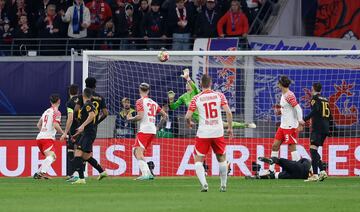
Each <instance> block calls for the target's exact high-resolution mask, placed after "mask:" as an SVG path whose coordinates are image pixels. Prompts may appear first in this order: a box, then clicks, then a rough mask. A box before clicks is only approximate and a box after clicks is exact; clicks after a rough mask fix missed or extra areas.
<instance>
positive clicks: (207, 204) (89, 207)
mask: <svg viewBox="0 0 360 212" xmlns="http://www.w3.org/2000/svg"><path fill="white" fill-rule="evenodd" d="M208 182H209V192H207V193H200V186H199V183H198V181H197V179H196V178H194V177H192V178H188V177H181V178H179V177H177V178H157V179H155V180H154V181H147V182H141V181H134V180H133V178H106V179H104V180H103V181H101V182H98V181H96V180H95V179H88V180H87V184H86V185H71V184H68V183H66V182H65V180H64V179H62V178H56V179H52V180H47V181H46V180H33V179H31V178H0V203H1V204H0V211H1V212H12V211H16V212H18V211H27V212H28V211H36V212H39V211H49V212H50V211H51V212H54V211H64V212H65V211H69V212H75V211H82V212H88V211H96V212H106V211H109V212H113V211H141V212H144V211H156V212H161V211H181V212H185V211H196V212H199V211H207V212H209V211H221V212H226V211H240V212H246V211H251V212H257V211H259V212H264V211H265V212H271V211H276V212H282V211H284V212H285V211H286V212H294V211H299V212H300V211H301V212H308V211H316V212H322V211H324V212H325V211H326V212H330V211H336V212H341V211H344V212H345V211H346V212H347V211H349V212H352V211H354V212H355V211H360V178H357V177H354V178H328V179H327V180H326V181H324V182H318V183H304V182H303V181H302V180H244V179H243V178H239V177H230V178H229V183H228V191H227V192H226V193H220V192H219V178H218V177H211V178H208Z"/></svg>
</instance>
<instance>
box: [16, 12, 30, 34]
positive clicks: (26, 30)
mask: <svg viewBox="0 0 360 212" xmlns="http://www.w3.org/2000/svg"><path fill="white" fill-rule="evenodd" d="M31 35H32V34H31V30H30V26H29V23H28V19H27V16H26V15H22V16H20V20H19V22H18V25H17V26H16V28H15V35H14V37H15V38H31Z"/></svg>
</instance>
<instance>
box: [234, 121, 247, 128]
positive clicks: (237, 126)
mask: <svg viewBox="0 0 360 212" xmlns="http://www.w3.org/2000/svg"><path fill="white" fill-rule="evenodd" d="M232 127H233V128H246V124H245V123H242V122H236V121H233V122H232Z"/></svg>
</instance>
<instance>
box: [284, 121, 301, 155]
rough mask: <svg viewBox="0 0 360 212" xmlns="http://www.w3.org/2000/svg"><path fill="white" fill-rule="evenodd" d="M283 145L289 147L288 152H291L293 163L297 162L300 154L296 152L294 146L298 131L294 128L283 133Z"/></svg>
mask: <svg viewBox="0 0 360 212" xmlns="http://www.w3.org/2000/svg"><path fill="white" fill-rule="evenodd" d="M285 133H286V134H285V143H286V144H288V145H289V150H290V152H291V159H292V160H293V161H299V160H300V159H301V158H300V154H299V152H298V151H297V150H296V144H297V139H298V131H297V129H296V128H293V129H287V130H286V132H285Z"/></svg>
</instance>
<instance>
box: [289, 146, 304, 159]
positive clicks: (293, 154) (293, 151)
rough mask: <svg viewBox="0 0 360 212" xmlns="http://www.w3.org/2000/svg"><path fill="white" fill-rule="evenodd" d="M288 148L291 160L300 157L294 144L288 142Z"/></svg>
mask: <svg viewBox="0 0 360 212" xmlns="http://www.w3.org/2000/svg"><path fill="white" fill-rule="evenodd" d="M289 150H290V153H291V159H292V160H293V161H299V160H300V159H301V158H300V155H299V152H298V151H297V150H296V144H289Z"/></svg>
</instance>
